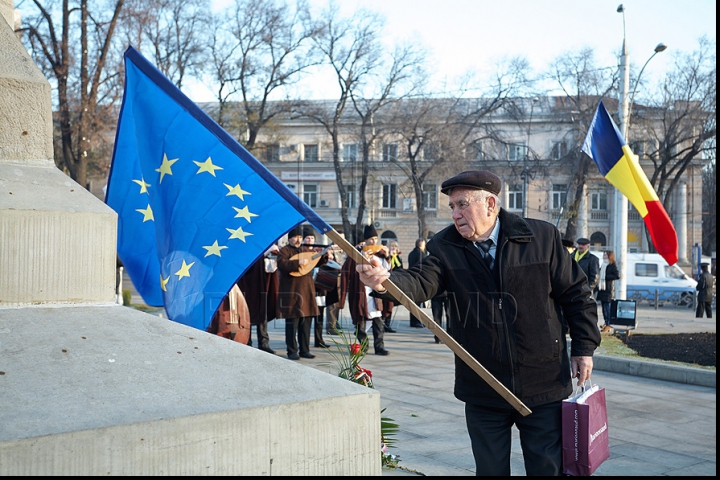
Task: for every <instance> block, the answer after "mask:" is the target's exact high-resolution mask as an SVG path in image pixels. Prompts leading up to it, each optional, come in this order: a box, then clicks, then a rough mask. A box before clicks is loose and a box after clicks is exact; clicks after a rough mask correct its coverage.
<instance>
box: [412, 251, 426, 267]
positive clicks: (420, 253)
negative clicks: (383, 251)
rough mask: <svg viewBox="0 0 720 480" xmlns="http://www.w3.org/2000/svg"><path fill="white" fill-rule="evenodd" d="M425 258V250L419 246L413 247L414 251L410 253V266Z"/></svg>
mask: <svg viewBox="0 0 720 480" xmlns="http://www.w3.org/2000/svg"><path fill="white" fill-rule="evenodd" d="M423 258H425V252H423V251H422V250H420V249H419V248H418V247H415V248H413V250H412V252H410V255H408V266H409V267H412V266H413V265H415V264H416V263H418V262H420V260H422V259H423Z"/></svg>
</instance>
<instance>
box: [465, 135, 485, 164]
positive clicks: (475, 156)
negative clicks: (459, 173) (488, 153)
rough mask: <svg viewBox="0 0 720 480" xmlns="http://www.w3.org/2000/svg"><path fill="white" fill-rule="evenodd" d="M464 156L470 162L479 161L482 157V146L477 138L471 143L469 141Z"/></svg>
mask: <svg viewBox="0 0 720 480" xmlns="http://www.w3.org/2000/svg"><path fill="white" fill-rule="evenodd" d="M465 156H466V158H467V160H469V161H471V162H480V161H482V159H483V148H482V142H481V141H480V140H477V141H475V142H473V143H471V144H470V145H469V146H468V148H467V150H465Z"/></svg>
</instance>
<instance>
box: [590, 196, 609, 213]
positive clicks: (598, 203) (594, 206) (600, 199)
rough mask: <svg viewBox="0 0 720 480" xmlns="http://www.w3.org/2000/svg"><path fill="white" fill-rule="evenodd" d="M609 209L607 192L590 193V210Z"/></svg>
mask: <svg viewBox="0 0 720 480" xmlns="http://www.w3.org/2000/svg"><path fill="white" fill-rule="evenodd" d="M607 208H608V203H607V192H592V193H590V210H600V211H605V210H607Z"/></svg>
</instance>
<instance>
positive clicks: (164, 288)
mask: <svg viewBox="0 0 720 480" xmlns="http://www.w3.org/2000/svg"><path fill="white" fill-rule="evenodd" d="M169 281H170V277H167V278H162V273H161V274H160V288H162V291H163V292H167V284H168V282H169Z"/></svg>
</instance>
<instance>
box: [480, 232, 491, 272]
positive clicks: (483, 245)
mask: <svg viewBox="0 0 720 480" xmlns="http://www.w3.org/2000/svg"><path fill="white" fill-rule="evenodd" d="M492 245H493V241H492V239H491V238H488V239H487V240H483V241H482V242H478V244H477V246H478V247H480V252H481V253H482V255H483V258H484V259H485V263H487V265H488V267H489V268H490V270H492V269H493V267H494V266H495V259H494V258H493V256H492V255H490V248H491V247H492Z"/></svg>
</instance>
